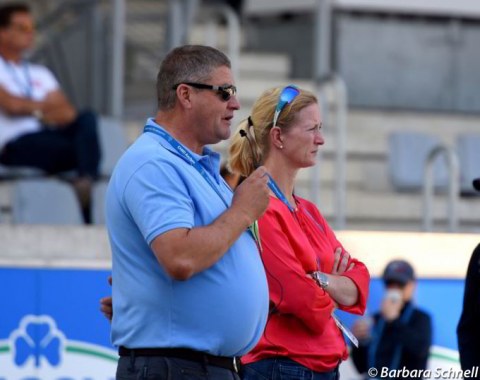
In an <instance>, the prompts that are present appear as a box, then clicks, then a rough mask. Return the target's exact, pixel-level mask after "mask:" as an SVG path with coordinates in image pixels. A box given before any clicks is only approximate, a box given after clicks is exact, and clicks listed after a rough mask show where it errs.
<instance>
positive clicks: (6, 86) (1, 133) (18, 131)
mask: <svg viewBox="0 0 480 380" xmlns="http://www.w3.org/2000/svg"><path fill="white" fill-rule="evenodd" d="M34 37H35V26H34V21H33V18H32V15H31V14H30V9H29V7H28V6H27V5H25V4H6V5H3V6H1V7H0V163H1V164H3V165H7V166H30V167H35V168H39V169H42V170H44V171H46V172H47V173H49V174H56V173H59V172H64V171H72V170H73V171H75V178H74V179H73V181H72V182H73V185H74V187H75V190H76V192H77V196H78V198H79V201H80V205H81V207H82V212H83V214H84V218H85V219H86V221H87V222H88V221H89V203H90V192H91V186H92V181H93V180H94V179H95V178H96V177H97V174H98V164H99V160H100V148H99V143H98V137H97V121H96V117H95V115H94V114H93V113H91V112H83V113H78V112H77V111H76V110H75V109H74V108H73V106H72V105H71V104H70V103H69V101H68V100H67V98H66V97H65V95H64V94H63V92H62V91H61V89H60V87H59V84H58V82H57V80H56V79H55V77H54V76H53V74H52V73H51V72H50V70H48V69H47V68H46V67H44V66H41V65H36V64H32V63H30V62H28V61H27V60H25V59H24V54H25V52H26V51H27V50H28V49H30V48H31V47H32V45H33V42H34Z"/></svg>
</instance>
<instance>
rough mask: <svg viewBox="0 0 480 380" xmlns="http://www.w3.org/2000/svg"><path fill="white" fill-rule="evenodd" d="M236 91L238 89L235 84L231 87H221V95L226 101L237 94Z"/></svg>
mask: <svg viewBox="0 0 480 380" xmlns="http://www.w3.org/2000/svg"><path fill="white" fill-rule="evenodd" d="M236 93H237V89H236V88H235V87H234V86H229V87H225V88H221V89H220V96H221V97H222V100H224V101H228V100H230V98H231V97H232V96H235V94H236Z"/></svg>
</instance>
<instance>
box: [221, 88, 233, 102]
mask: <svg viewBox="0 0 480 380" xmlns="http://www.w3.org/2000/svg"><path fill="white" fill-rule="evenodd" d="M220 96H221V97H222V100H224V101H228V100H230V97H231V95H230V92H229V91H228V90H221V91H220Z"/></svg>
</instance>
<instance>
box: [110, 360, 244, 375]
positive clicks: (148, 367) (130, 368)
mask: <svg viewBox="0 0 480 380" xmlns="http://www.w3.org/2000/svg"><path fill="white" fill-rule="evenodd" d="M116 379H117V380H143V379H155V380H170V379H171V380H201V379H205V380H240V376H239V375H238V374H237V373H235V372H233V371H231V370H229V369H226V368H221V367H216V366H212V365H207V364H203V363H198V362H195V361H190V360H184V359H177V358H172V357H162V356H136V357H128V356H123V357H120V359H119V361H118V366H117V374H116Z"/></svg>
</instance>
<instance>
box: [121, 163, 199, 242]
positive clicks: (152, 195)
mask: <svg viewBox="0 0 480 380" xmlns="http://www.w3.org/2000/svg"><path fill="white" fill-rule="evenodd" d="M123 197H124V199H123V201H124V204H125V205H126V208H127V209H128V211H129V213H130V214H131V216H132V218H133V219H134V221H135V224H136V225H137V226H138V228H139V229H140V232H141V234H142V235H143V237H144V239H145V241H146V242H147V243H148V244H151V242H152V241H153V239H154V238H155V237H157V236H159V235H161V234H163V233H165V232H167V231H169V230H172V229H176V228H192V227H193V225H194V207H193V203H192V200H191V197H190V195H189V193H188V189H187V186H186V184H185V181H184V180H183V179H182V176H181V174H180V173H179V172H178V171H177V170H176V168H175V167H174V166H173V165H170V164H169V163H167V162H162V163H160V164H159V163H156V162H151V161H149V162H147V163H145V164H144V165H142V166H141V167H140V168H139V169H137V170H136V171H135V173H134V174H133V175H132V177H131V178H130V180H129V181H128V183H127V184H126V186H125V191H124V194H123Z"/></svg>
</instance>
